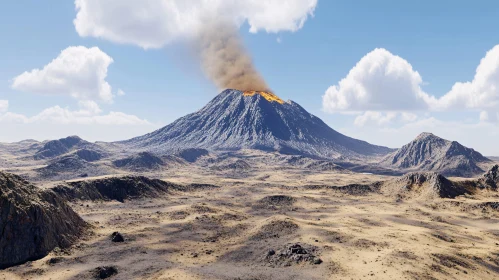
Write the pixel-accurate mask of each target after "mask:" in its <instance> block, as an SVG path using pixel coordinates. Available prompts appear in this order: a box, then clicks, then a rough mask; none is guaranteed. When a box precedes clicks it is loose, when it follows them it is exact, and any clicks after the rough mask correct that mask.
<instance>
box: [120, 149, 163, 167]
mask: <svg viewBox="0 0 499 280" xmlns="http://www.w3.org/2000/svg"><path fill="white" fill-rule="evenodd" d="M113 164H114V166H116V167H118V168H125V169H128V170H133V171H143V170H154V169H160V168H161V167H163V166H164V165H165V163H164V162H163V160H162V159H161V158H159V157H157V156H155V155H153V154H151V153H148V152H141V153H138V154H137V155H133V156H131V157H127V158H124V159H120V160H115V161H113Z"/></svg>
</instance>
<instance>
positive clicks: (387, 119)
mask: <svg viewBox="0 0 499 280" xmlns="http://www.w3.org/2000/svg"><path fill="white" fill-rule="evenodd" d="M417 119H418V115H416V114H413V113H408V112H377V111H366V112H364V113H363V114H361V115H358V116H357V117H356V118H355V120H354V122H353V123H354V125H356V126H359V127H362V126H365V125H377V126H388V125H391V124H394V123H410V122H414V121H416V120H417Z"/></svg>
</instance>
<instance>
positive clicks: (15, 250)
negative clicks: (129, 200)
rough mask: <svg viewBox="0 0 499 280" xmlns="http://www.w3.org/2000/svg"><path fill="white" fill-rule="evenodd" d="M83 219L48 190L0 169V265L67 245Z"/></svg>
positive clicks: (82, 229) (40, 255) (20, 261)
mask: <svg viewBox="0 0 499 280" xmlns="http://www.w3.org/2000/svg"><path fill="white" fill-rule="evenodd" d="M86 226H87V225H86V223H85V222H84V221H83V220H82V219H81V218H80V216H78V214H76V213H75V212H74V211H73V210H72V209H71V208H70V207H69V206H68V205H67V204H66V202H65V201H64V200H63V199H62V198H61V197H59V196H58V195H57V194H55V193H54V192H52V191H41V190H39V189H38V188H37V187H35V186H33V185H31V184H30V183H29V182H27V181H25V180H24V179H22V178H21V177H19V176H16V175H13V174H9V173H4V172H0V268H5V267H9V266H13V265H17V264H20V263H23V262H26V261H30V260H36V259H39V258H43V257H44V256H46V255H47V254H48V253H49V252H50V251H51V250H52V249H54V248H55V247H59V248H67V247H69V246H71V245H72V244H73V243H74V242H75V241H76V240H77V239H78V237H79V236H80V235H81V234H82V233H83V231H84V229H85V228H86Z"/></svg>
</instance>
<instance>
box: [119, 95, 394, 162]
mask: <svg viewBox="0 0 499 280" xmlns="http://www.w3.org/2000/svg"><path fill="white" fill-rule="evenodd" d="M120 143H121V144H124V145H126V146H127V147H128V148H130V149H135V150H142V151H151V152H155V153H159V154H161V153H168V152H172V151H176V150H180V149H185V148H204V149H208V150H239V149H258V150H264V151H279V152H281V153H285V154H300V155H310V156H319V157H327V158H340V157H342V158H365V157H366V156H368V157H377V156H382V155H386V154H388V153H390V152H392V151H393V150H392V149H389V148H386V147H381V146H376V145H372V144H369V143H367V142H365V141H361V140H357V139H353V138H350V137H347V136H345V135H343V134H341V133H339V132H337V131H335V130H334V129H332V128H330V127H329V126H328V125H326V124H325V123H324V122H323V121H322V120H321V119H319V118H318V117H316V116H314V115H312V114H310V113H309V112H307V111H306V110H305V109H303V108H302V107H301V106H300V105H298V104H297V103H295V102H293V101H287V102H285V101H283V100H282V99H280V98H279V97H277V95H275V94H272V93H269V92H256V91H246V92H242V91H239V90H233V89H227V90H224V91H223V92H222V93H220V94H218V95H217V96H216V97H215V98H214V99H212V100H211V101H210V102H209V103H208V104H207V105H206V106H204V107H203V108H202V109H201V110H199V111H197V112H195V113H192V114H189V115H186V116H184V117H182V118H180V119H177V120H176V121H174V122H173V123H171V124H169V125H167V126H165V127H163V128H161V129H158V130H156V131H154V132H152V133H149V134H146V135H143V136H140V137H136V138H133V139H130V140H126V141H122V142H120Z"/></svg>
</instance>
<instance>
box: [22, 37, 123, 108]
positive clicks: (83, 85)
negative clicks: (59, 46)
mask: <svg viewBox="0 0 499 280" xmlns="http://www.w3.org/2000/svg"><path fill="white" fill-rule="evenodd" d="M111 63H113V59H112V58H111V57H110V56H109V55H107V54H106V53H104V52H103V51H101V50H100V49H99V48H97V47H93V48H86V47H83V46H78V47H68V48H67V49H65V50H63V51H62V52H61V53H60V54H59V56H58V57H57V58H55V59H54V60H52V61H51V62H50V63H49V64H47V65H45V66H44V67H43V69H33V70H31V71H29V72H24V73H22V74H21V75H19V76H17V77H15V78H14V79H13V83H12V88H13V89H16V90H19V91H24V92H30V93H36V94H42V95H69V96H71V97H73V98H75V99H78V100H94V101H104V102H111V101H112V100H113V93H112V88H111V86H110V85H109V83H108V82H107V81H106V77H107V69H108V67H109V65H110V64H111Z"/></svg>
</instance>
